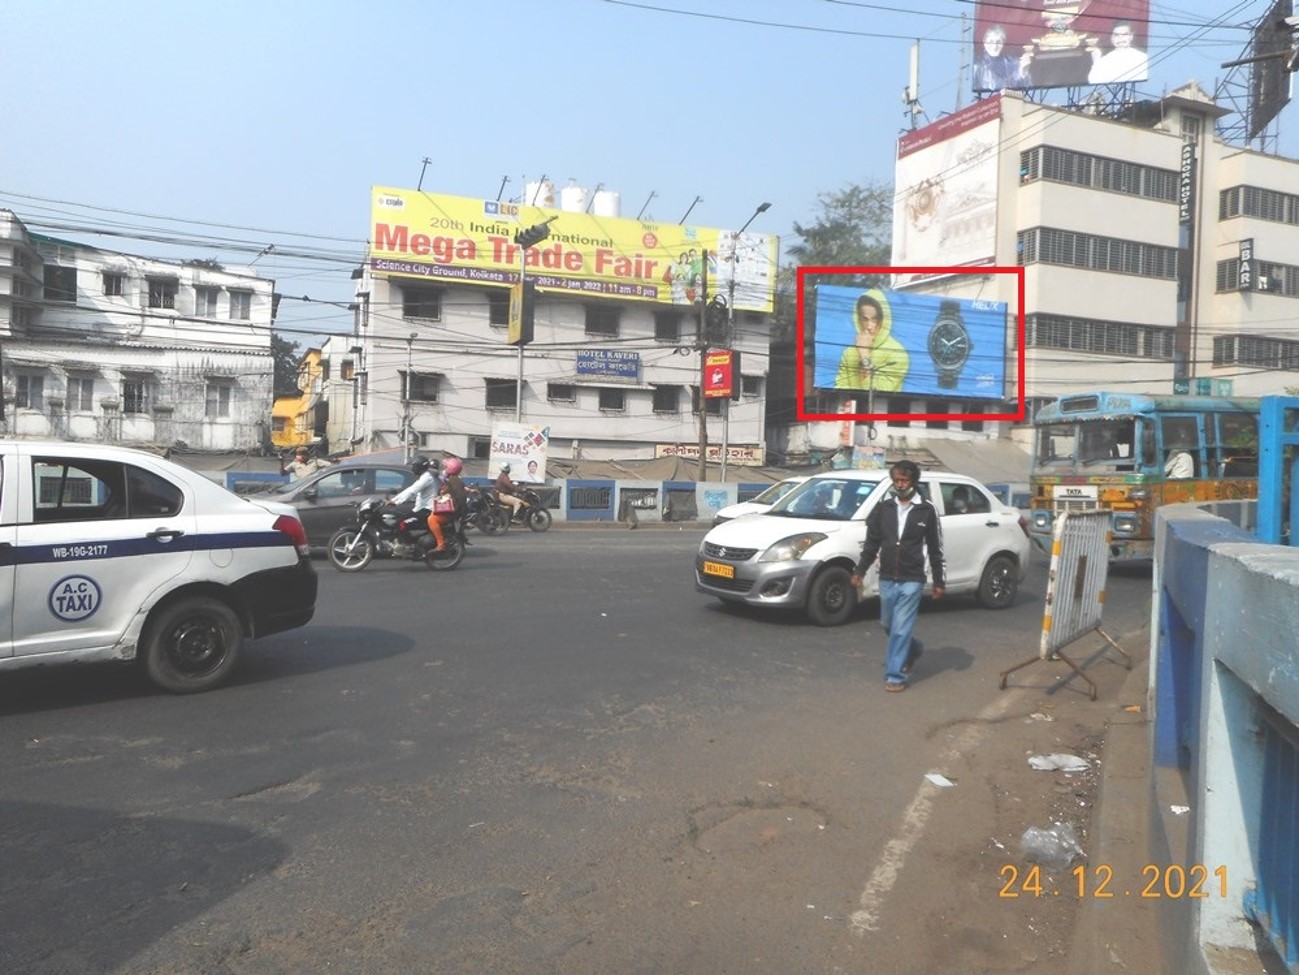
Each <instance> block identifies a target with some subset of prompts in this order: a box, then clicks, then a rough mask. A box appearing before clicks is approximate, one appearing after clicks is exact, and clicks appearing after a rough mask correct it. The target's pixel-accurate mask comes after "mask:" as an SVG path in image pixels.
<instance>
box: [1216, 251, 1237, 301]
mask: <svg viewBox="0 0 1299 975" xmlns="http://www.w3.org/2000/svg"><path fill="white" fill-rule="evenodd" d="M1213 287H1214V290H1215V291H1216V292H1217V293H1218V294H1222V293H1223V292H1224V291H1239V290H1240V258H1239V257H1229V258H1227V259H1226V260H1225V261H1219V262H1218V268H1217V274H1216V275H1215V279H1214V283H1213Z"/></svg>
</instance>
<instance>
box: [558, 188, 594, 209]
mask: <svg viewBox="0 0 1299 975" xmlns="http://www.w3.org/2000/svg"><path fill="white" fill-rule="evenodd" d="M588 196H589V194H588V193H587V191H586V187H585V186H578V185H577V184H576V183H569V184H568V185H567V186H565V187H564V188H563V189H562V190H560V191H559V208H560V209H561V210H567V211H568V212H569V213H582V212H583V211H584V210H585V209H586V201H587V197H588Z"/></svg>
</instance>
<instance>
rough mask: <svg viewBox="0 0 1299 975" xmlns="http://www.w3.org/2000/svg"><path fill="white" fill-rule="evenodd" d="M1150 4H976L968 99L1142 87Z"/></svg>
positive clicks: (1063, 0) (980, 0)
mask: <svg viewBox="0 0 1299 975" xmlns="http://www.w3.org/2000/svg"><path fill="white" fill-rule="evenodd" d="M1149 37H1150V0H977V2H976V4H975V13H974V54H973V64H974V78H973V84H972V87H973V89H974V91H975V92H979V93H983V92H991V91H1001V90H1002V89H1005V88H1015V89H1029V88H1070V87H1075V86H1078V85H1112V84H1124V83H1127V82H1132V81H1145V80H1146V78H1147V77H1148V75H1149V71H1150V64H1149V58H1148V55H1147V51H1148V47H1147V42H1148V41H1149Z"/></svg>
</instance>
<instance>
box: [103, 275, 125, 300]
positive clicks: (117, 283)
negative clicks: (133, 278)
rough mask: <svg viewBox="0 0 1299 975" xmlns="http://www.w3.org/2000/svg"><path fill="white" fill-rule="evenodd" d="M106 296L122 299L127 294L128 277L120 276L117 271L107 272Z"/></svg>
mask: <svg viewBox="0 0 1299 975" xmlns="http://www.w3.org/2000/svg"><path fill="white" fill-rule="evenodd" d="M104 294H106V295H108V296H109V297H112V298H120V297H121V296H122V295H124V294H126V275H125V274H118V273H117V272H116V271H105V272H104Z"/></svg>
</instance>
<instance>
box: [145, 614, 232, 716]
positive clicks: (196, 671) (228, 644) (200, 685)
mask: <svg viewBox="0 0 1299 975" xmlns="http://www.w3.org/2000/svg"><path fill="white" fill-rule="evenodd" d="M148 634H149V635H148V637H147V639H146V641H145V644H144V655H143V660H144V669H145V672H146V673H147V674H148V675H149V678H150V679H151V680H152V681H153V682H154V683H155V684H157V685H158V686H159V687H162V688H164V689H166V690H169V691H174V692H175V693H177V694H193V693H195V692H197V691H206V690H208V689H209V688H211V687H215V686H216V685H217V684H219V683H221V681H223V680H224V679H225V678H226V675H227V674H229V673H230V668H232V667H233V666H234V664H235V658H237V657H238V656H239V648H240V647H241V646H242V645H243V629H242V628H241V627H240V625H239V617H238V616H236V615H235V612H234V610H232V609H231V608H230V607H229V606H227V605H226V604H225V603H223V602H221V601H220V600H216V599H211V598H208V597H206V596H193V597H189V598H186V599H182V600H180V601H178V602H175V603H172V604H171V605H170V606H167V607H166V608H164V609H162V610H161V611H160V612H159V614H158V616H157V618H156V619H153V620H150V622H149V627H148Z"/></svg>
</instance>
